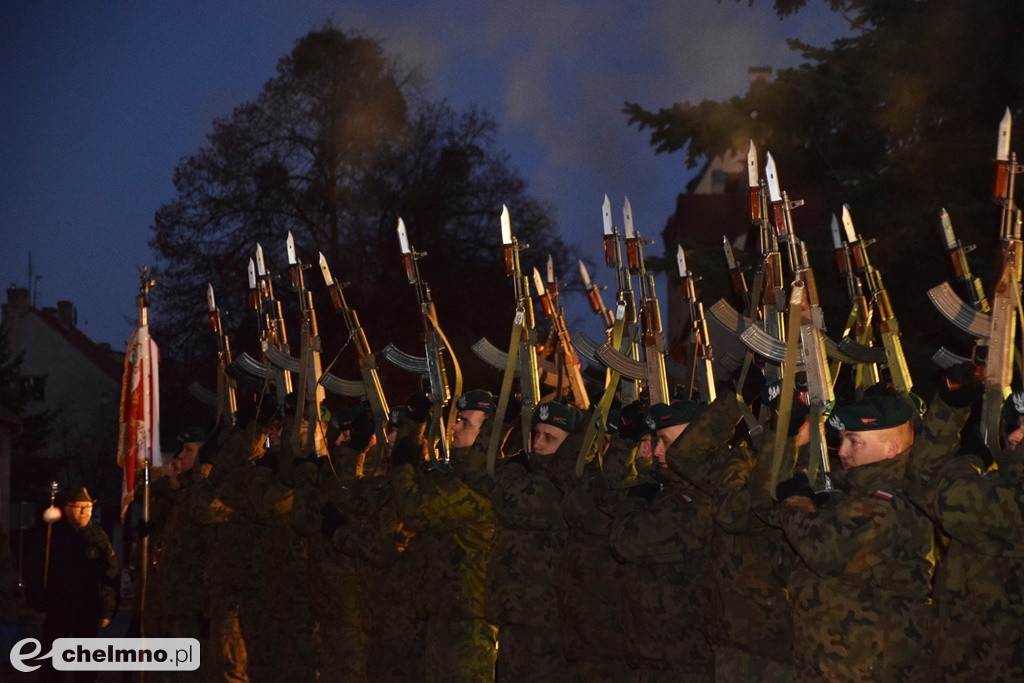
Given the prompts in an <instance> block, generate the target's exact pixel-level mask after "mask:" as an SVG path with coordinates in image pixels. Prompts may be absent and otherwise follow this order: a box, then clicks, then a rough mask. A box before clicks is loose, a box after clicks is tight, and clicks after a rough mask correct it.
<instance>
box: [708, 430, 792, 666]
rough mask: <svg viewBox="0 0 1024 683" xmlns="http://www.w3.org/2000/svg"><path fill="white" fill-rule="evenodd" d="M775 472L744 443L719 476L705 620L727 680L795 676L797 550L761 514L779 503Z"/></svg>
mask: <svg viewBox="0 0 1024 683" xmlns="http://www.w3.org/2000/svg"><path fill="white" fill-rule="evenodd" d="M774 439H775V434H774V432H772V431H770V430H766V431H764V432H763V433H762V436H761V438H760V439H759V440H758V441H759V448H769V449H770V448H771V447H772V446H771V445H772V444H773V443H774ZM793 447H794V446H793V442H792V440H791V441H790V445H789V446H788V448H789V449H790V450H792V448H793ZM769 471H770V463H769V462H768V458H767V457H766V458H761V459H760V460H759V459H758V458H757V457H756V451H754V450H753V449H752V448H751V447H750V446H749V445H748V444H747V443H746V442H741V443H738V444H735V445H733V446H732V447H731V448H729V449H728V451H726V459H725V461H724V462H723V466H722V469H721V471H720V472H719V475H718V479H719V484H718V486H717V489H716V491H715V511H714V520H715V525H714V528H713V532H712V537H711V541H710V547H709V553H708V565H709V566H708V585H707V588H708V592H707V596H706V597H707V611H706V614H705V620H706V623H707V629H708V637H709V639H710V641H711V648H712V650H714V653H715V678H716V680H719V681H737V680H757V679H761V680H770V681H789V680H792V679H793V665H792V650H793V628H792V624H791V622H790V605H789V600H788V596H787V593H786V584H787V581H788V579H789V573H790V571H791V570H792V568H793V566H794V565H795V563H796V561H797V557H796V555H795V554H794V552H793V550H792V548H791V547H790V546H789V544H788V543H787V542H786V538H785V536H784V535H783V534H782V532H781V530H779V529H778V528H776V527H773V526H771V525H769V524H767V523H765V522H764V521H763V519H762V516H761V515H759V514H758V511H760V510H763V509H765V508H766V507H767V506H768V505H770V504H771V503H772V494H771V492H769V491H768V479H769Z"/></svg>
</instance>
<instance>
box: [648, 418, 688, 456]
mask: <svg viewBox="0 0 1024 683" xmlns="http://www.w3.org/2000/svg"><path fill="white" fill-rule="evenodd" d="M689 426H690V423H689V422H684V423H683V424H681V425H672V426H671V427H665V428H664V429H659V430H658V443H657V445H656V446H655V447H654V459H655V460H657V461H658V462H659V463H661V464H662V465H664V464H665V454H666V453H667V452H668V449H669V448H670V447H671V446H672V444H674V443H675V442H676V439H678V438H679V435H680V434H682V433H683V432H685V431H686V428H687V427H689Z"/></svg>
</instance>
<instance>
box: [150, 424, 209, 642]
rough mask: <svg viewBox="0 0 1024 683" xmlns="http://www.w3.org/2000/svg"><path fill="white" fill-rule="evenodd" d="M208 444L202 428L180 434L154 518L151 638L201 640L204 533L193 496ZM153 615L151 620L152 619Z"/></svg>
mask: <svg viewBox="0 0 1024 683" xmlns="http://www.w3.org/2000/svg"><path fill="white" fill-rule="evenodd" d="M203 442H204V436H203V433H202V430H200V429H199V428H197V427H192V428H189V429H186V430H185V431H183V432H182V433H181V434H180V435H179V436H178V444H179V447H180V448H179V451H178V454H177V455H176V456H175V457H174V460H173V461H172V465H171V469H170V473H169V474H168V475H167V476H166V477H164V478H162V479H160V480H159V481H161V482H166V484H165V487H166V488H165V491H164V493H163V495H161V496H160V498H161V499H162V500H163V503H162V505H161V507H163V508H164V510H163V511H162V513H161V514H157V515H154V521H153V532H154V540H155V542H154V543H152V544H151V547H152V548H153V552H154V562H153V564H152V567H151V570H150V573H149V577H148V579H149V580H150V581H152V582H153V583H154V584H155V586H154V589H155V590H154V596H153V600H152V602H151V603H149V604H150V605H151V607H150V609H147V627H146V635H148V636H160V637H167V638H199V632H200V628H201V625H202V620H203V616H202V597H203V591H202V574H201V566H202V557H203V552H204V548H203V534H202V529H201V527H200V526H199V525H197V524H195V523H194V522H192V520H191V519H190V517H189V504H188V499H189V494H190V490H191V487H192V486H193V485H194V483H195V481H196V480H197V479H198V478H199V470H198V468H197V467H195V464H196V458H197V456H198V453H199V449H200V448H201V447H202V445H203ZM150 615H152V617H153V618H152V619H150V618H149V617H150Z"/></svg>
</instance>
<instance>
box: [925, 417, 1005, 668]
mask: <svg viewBox="0 0 1024 683" xmlns="http://www.w3.org/2000/svg"><path fill="white" fill-rule="evenodd" d="M932 411H936V412H938V413H940V416H939V417H940V418H941V419H942V421H943V422H944V423H945V424H946V425H947V428H948V431H953V432H954V434H948V433H947V434H946V437H947V440H946V441H945V443H946V444H950V443H954V444H955V441H953V440H952V439H955V432H958V431H959V428H960V426H962V425H963V423H964V420H965V419H966V415H967V412H968V411H967V410H963V409H962V410H953V409H951V408H949V407H948V406H946V405H945V404H944V403H942V402H941V401H939V400H938V399H936V400H934V401H933V402H932V404H931V407H930V409H929V413H931V412H932ZM950 437H952V438H950ZM952 450H953V448H952V447H950V446H947V447H946V448H945V449H937V450H936V451H935V452H934V453H931V454H929V456H930V457H927V456H922V455H919V454H918V453H916V452H915V453H914V454H913V456H912V458H911V465H912V472H914V475H915V477H916V480H917V481H916V482H915V483H916V484H917V485H916V486H915V487H914V489H913V490H912V492H913V494H914V498H915V501H916V502H918V503H919V504H920V505H921V506H922V507H923V508H924V509H925V511H926V512H927V513H928V514H929V515H930V516H931V517H932V519H934V520H935V522H936V523H937V524H939V525H940V526H941V527H942V530H943V531H944V532H945V533H946V534H948V536H949V546H948V549H947V551H946V554H945V557H944V558H943V559H942V561H941V562H940V564H939V568H938V569H937V571H936V575H935V589H934V600H935V610H936V616H937V618H936V622H935V628H934V629H933V630H932V633H931V650H932V665H933V668H932V670H931V673H932V676H933V680H943V681H968V680H969V681H979V680H989V681H995V680H1017V681H1019V680H1024V627H1022V624H1024V488H1022V484H1021V482H1022V479H1024V448H1022V447H1018V448H1017V449H1015V450H1014V451H1012V452H1009V451H1008V452H1006V453H1005V454H1003V455H1001V456H1000V457H999V459H998V467H997V468H995V469H992V470H989V471H987V472H985V471H984V467H983V466H982V463H981V462H980V461H978V460H976V459H975V458H973V457H955V458H949V457H948V455H949V452H950V451H952ZM943 455H945V456H946V457H942V456H943Z"/></svg>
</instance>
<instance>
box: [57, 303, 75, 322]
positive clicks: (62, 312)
mask: <svg viewBox="0 0 1024 683" xmlns="http://www.w3.org/2000/svg"><path fill="white" fill-rule="evenodd" d="M57 320H59V321H60V324H61V325H63V326H64V327H77V326H78V311H76V310H75V305H74V304H72V303H71V302H70V301H68V300H67V299H63V300H61V301H58V302H57Z"/></svg>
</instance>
